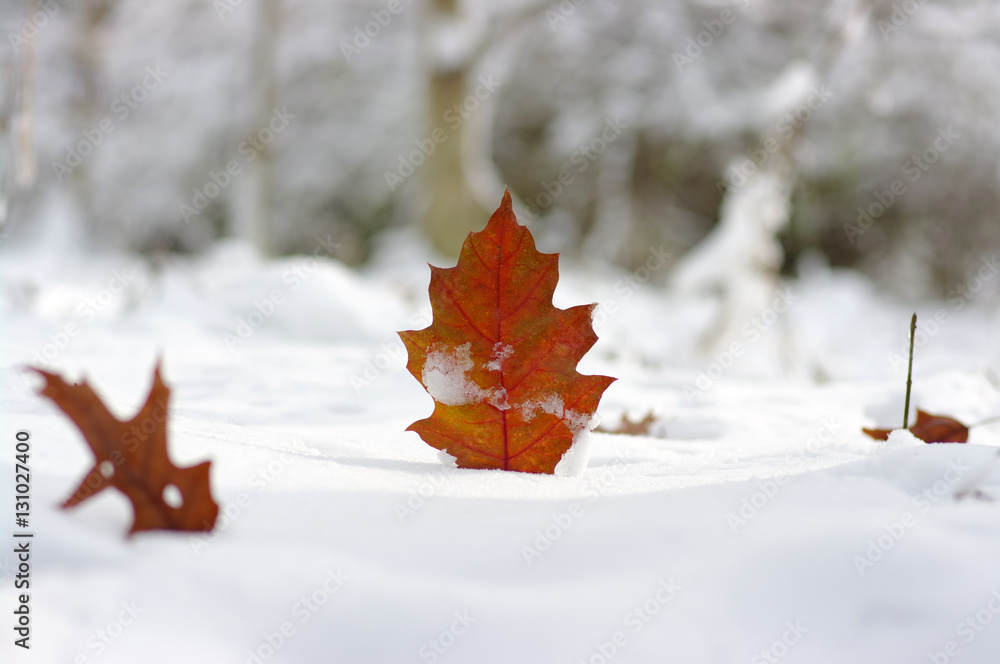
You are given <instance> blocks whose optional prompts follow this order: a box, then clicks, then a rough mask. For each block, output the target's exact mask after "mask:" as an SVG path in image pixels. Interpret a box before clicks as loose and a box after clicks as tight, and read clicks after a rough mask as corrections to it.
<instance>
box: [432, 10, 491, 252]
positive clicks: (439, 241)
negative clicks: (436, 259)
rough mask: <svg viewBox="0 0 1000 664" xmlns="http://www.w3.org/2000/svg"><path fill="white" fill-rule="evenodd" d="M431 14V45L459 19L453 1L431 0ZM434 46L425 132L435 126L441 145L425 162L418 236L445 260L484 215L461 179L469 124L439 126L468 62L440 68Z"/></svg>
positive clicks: (461, 86) (460, 98) (461, 90)
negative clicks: (443, 27) (443, 26)
mask: <svg viewBox="0 0 1000 664" xmlns="http://www.w3.org/2000/svg"><path fill="white" fill-rule="evenodd" d="M431 14H432V16H431V22H430V25H431V30H430V39H432V40H433V39H435V38H436V28H437V27H438V23H439V22H451V21H458V20H459V19H460V10H459V3H458V0H433V2H432V3H431ZM435 47H436V44H430V49H431V51H432V58H433V59H432V63H431V74H430V82H429V88H430V89H429V91H428V96H429V104H428V112H429V113H430V118H429V119H430V122H429V123H428V131H432V130H433V129H434V128H436V127H441V128H442V129H443V130H444V131H445V133H446V135H447V140H445V141H444V142H443V143H440V144H438V145H437V146H436V148H435V150H434V153H433V154H431V155H430V156H429V157H428V158H427V163H428V165H427V173H428V181H427V182H426V185H425V186H426V191H427V192H428V194H429V196H428V198H429V201H428V205H427V207H426V209H425V211H424V214H423V219H422V225H423V229H424V234H425V235H426V237H427V238H428V239H429V240H430V241H431V244H432V245H433V246H434V248H435V249H437V250H438V251H440V252H441V253H442V254H444V255H446V256H458V253H459V251H460V250H461V248H462V243H463V242H464V241H465V237H466V235H468V233H469V231H471V230H473V229H476V228H481V227H483V226H484V225H485V222H486V214H487V212H486V210H484V209H483V207H482V206H481V205H480V204H479V201H478V200H477V198H476V196H475V195H474V193H473V191H472V188H471V186H470V185H469V181H468V178H467V176H466V164H465V155H466V153H467V148H468V145H467V141H469V140H474V139H471V138H470V136H469V131H468V129H467V125H468V124H469V123H467V122H463V123H462V125H461V126H459V127H458V128H457V129H452V128H451V127H450V126H449V125H448V124H447V123H446V122H445V121H444V116H445V113H447V112H448V110H449V109H451V108H453V107H454V106H456V105H458V106H459V107H461V105H462V103H463V102H464V101H465V98H466V96H467V95H468V88H467V86H466V79H467V77H468V76H469V69H470V66H471V65H472V64H474V61H473V62H469V61H464V62H462V63H461V64H455V63H443V62H441V61H440V59H439V57H438V55H437V53H436V52H435V51H434V49H435ZM424 138H426V137H424ZM498 200H499V199H498Z"/></svg>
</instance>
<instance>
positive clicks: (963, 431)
mask: <svg viewBox="0 0 1000 664" xmlns="http://www.w3.org/2000/svg"><path fill="white" fill-rule="evenodd" d="M862 431H864V432H865V433H866V434H868V435H869V436H871V437H872V438H874V439H875V440H888V439H889V434H890V433H892V431H893V430H892V429H862ZM910 433H912V434H913V435H914V436H915V437H917V438H919V439H920V440H922V441H924V442H925V443H965V442H968V440H969V428H968V427H967V426H965V425H964V424H962V423H961V422H959V421H958V420H955V419H952V418H950V417H944V416H942V415H931V414H930V413H928V412H926V411H923V410H920V409H919V408H918V409H917V421H916V423H915V424H914V425H913V426H912V427H910Z"/></svg>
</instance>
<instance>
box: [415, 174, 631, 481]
mask: <svg viewBox="0 0 1000 664" xmlns="http://www.w3.org/2000/svg"><path fill="white" fill-rule="evenodd" d="M558 266H559V254H542V253H540V252H538V251H537V250H536V249H535V241H534V238H532V236H531V233H530V232H529V231H528V229H527V228H525V227H524V226H521V225H520V224H518V223H517V218H516V217H515V216H514V210H513V205H512V202H511V197H510V192H509V191H505V192H504V196H503V200H502V201H501V203H500V207H499V208H498V209H497V211H496V212H494V213H493V216H491V217H490V220H489V223H487V225H486V228H485V229H484V230H482V231H480V232H478V233H470V234H469V236H468V237H467V238H466V240H465V244H464V245H463V247H462V252H461V255H460V257H459V259H458V265H457V266H455V267H453V268H448V269H443V268H437V267H434V266H431V284H430V299H431V308H432V309H433V312H434V320H433V323H432V324H431V325H430V327H427V328H426V329H423V330H417V331H409V332H400V333H399V334H400V337H401V338H402V340H403V343H404V344H405V345H406V349H407V352H408V353H409V360H408V363H407V368H408V369H409V371H410V373H411V374H413V376H414V377H415V378H416V379H417V380H419V381H420V382H421V384H423V386H424V388H425V389H426V390H427V392H428V393H429V394H430V395H431V397H433V398H434V401H435V404H434V413H433V414H432V415H431V417H429V418H427V419H424V420H420V421H419V422H414V423H413V424H412V425H410V427H409V429H407V430H408V431H415V432H417V433H418V434H419V435H420V437H421V438H422V439H423V440H424V441H425V442H426V443H427V444H428V445H430V446H431V447H435V448H437V449H439V450H443V451H445V452H447V453H448V454H450V455H452V456H453V457H455V459H456V462H457V464H458V466H459V467H460V468H494V469H502V470H514V471H521V472H528V473H553V472H555V468H556V465H557V464H558V463H559V461H560V460H561V459H562V457H563V455H564V454H565V453H566V452H567V451H568V450H569V448H570V447H571V446H572V444H573V442H574V440H576V438H577V436H578V435H580V434H582V433H584V432H585V431H586V430H589V426H590V422H591V419H592V418H593V415H594V412H595V411H596V410H597V406H598V403H599V402H600V400H601V396H602V395H603V394H604V390H606V389H607V388H608V386H609V385H611V383H612V382H614V380H615V379H614V378H609V377H607V376H584V375H581V374H580V373H578V372H577V371H576V366H577V363H578V362H579V361H580V359H581V358H582V357H583V356H584V355H585V354H586V353H587V351H589V350H590V349H591V347H593V345H594V344H595V343H596V342H597V335H596V334H595V333H594V329H593V326H592V324H591V319H592V317H593V312H594V307H596V306H597V305H586V306H577V307H572V308H570V309H557V308H555V307H554V306H552V295H553V293H554V291H555V288H556V283H557V282H558V281H559V267H558Z"/></svg>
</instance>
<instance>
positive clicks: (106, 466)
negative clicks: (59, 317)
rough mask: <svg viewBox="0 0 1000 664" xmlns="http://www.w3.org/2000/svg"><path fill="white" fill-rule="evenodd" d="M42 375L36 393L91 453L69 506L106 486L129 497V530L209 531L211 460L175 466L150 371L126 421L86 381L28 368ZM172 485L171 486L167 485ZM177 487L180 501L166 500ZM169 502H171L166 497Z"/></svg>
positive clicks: (163, 405)
mask: <svg viewBox="0 0 1000 664" xmlns="http://www.w3.org/2000/svg"><path fill="white" fill-rule="evenodd" d="M31 370H32V371H34V372H36V373H38V374H39V375H41V376H42V377H43V378H44V379H45V385H44V386H43V387H42V388H41V389H40V390H39V394H40V395H42V396H45V397H48V398H49V399H51V400H52V401H53V402H54V403H55V405H56V406H58V407H59V409H60V410H62V411H63V412H64V413H66V415H67V416H68V417H69V418H70V419H71V420H72V421H73V423H74V424H75V425H76V426H77V428H78V429H80V433H82V434H83V437H84V440H86V442H87V445H89V446H90V449H91V451H92V452H93V453H94V459H95V460H94V467H93V468H92V469H91V470H90V471H89V472H88V473H87V475H86V476H85V477H84V478H83V481H82V482H81V483H80V486H79V487H78V488H77V489H76V491H74V492H73V493H72V495H71V496H70V497H69V498H67V499H66V501H65V502H64V503H63V504H62V506H61V507H62V508H63V509H68V508H70V507H73V506H75V505H78V504H80V503H82V502H83V501H85V500H87V499H88V498H90V497H91V496H94V495H95V494H97V493H99V492H101V491H103V490H104V489H106V488H107V487H109V486H110V487H114V488H116V489H118V490H119V491H121V492H122V493H123V494H125V496H126V497H127V498H128V499H129V501H131V503H132V509H133V512H134V515H135V518H134V520H133V523H132V528H131V529H130V530H129V535H132V534H133V533H136V532H139V531H141V530H186V531H211V530H212V529H213V528H214V527H215V519H216V517H217V516H218V514H219V505H218V504H217V503H216V502H215V500H214V499H213V498H212V491H211V487H210V486H209V468H210V466H211V462H210V461H205V462H203V463H200V464H198V465H196V466H191V467H189V468H179V467H177V466H175V465H174V464H173V463H172V462H171V461H170V456H169V454H168V452H167V401H168V399H169V398H170V388H168V387H167V386H166V385H165V384H164V382H163V380H162V379H161V378H160V365H159V363H157V365H156V370H155V371H154V373H153V386H152V388H151V389H150V391H149V397H148V398H147V399H146V403H145V404H144V405H143V406H142V408H140V409H139V412H138V413H137V414H136V416H135V417H133V418H132V419H131V420H129V421H127V422H122V421H121V420H119V419H117V418H116V417H115V416H114V415H112V414H111V413H110V412H109V411H108V409H107V407H106V406H105V405H104V403H103V402H102V401H101V399H100V397H98V396H97V394H96V393H95V392H94V390H93V389H91V387H90V385H89V384H88V383H87V381H86V380H84V381H82V382H81V383H80V384H70V383H67V382H66V381H64V380H63V379H62V378H61V377H60V376H58V375H56V374H52V373H49V372H47V371H43V370H41V369H36V368H33V367H32V368H31ZM170 487H173V489H170ZM170 491H173V496H176V495H177V494H178V492H179V495H180V504H179V505H171V504H168V502H167V500H165V493H167V495H170V493H169V492H170ZM171 502H175V501H174V500H171Z"/></svg>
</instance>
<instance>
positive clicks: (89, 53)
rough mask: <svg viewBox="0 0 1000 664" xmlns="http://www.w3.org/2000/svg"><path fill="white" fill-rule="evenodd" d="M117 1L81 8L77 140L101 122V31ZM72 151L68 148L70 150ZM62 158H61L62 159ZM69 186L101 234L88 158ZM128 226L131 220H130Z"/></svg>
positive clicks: (90, 226) (100, 0)
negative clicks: (96, 216)
mask: <svg viewBox="0 0 1000 664" xmlns="http://www.w3.org/2000/svg"><path fill="white" fill-rule="evenodd" d="M113 5H114V0H89V1H87V2H83V3H81V5H80V11H81V15H80V19H79V20H80V27H79V29H78V30H77V32H76V40H75V42H74V44H73V55H74V60H75V63H76V67H77V79H78V80H79V82H80V93H79V95H80V96H79V100H78V102H77V103H76V104H74V109H73V110H74V114H75V116H76V117H75V118H74V119H75V124H76V128H77V130H78V131H77V137H76V139H75V140H79V136H80V135H82V133H83V132H84V131H89V130H92V129H93V128H94V126H95V125H96V124H97V123H98V122H99V121H100V113H101V108H102V105H103V103H104V99H103V98H102V94H101V83H100V69H101V59H102V57H103V53H102V45H103V43H104V39H103V38H102V37H103V35H102V34H101V31H102V29H103V24H104V20H105V19H106V18H107V16H108V14H109V13H110V11H111V9H112V7H113ZM67 147H68V146H67ZM60 156H61V155H60ZM69 184H70V188H71V191H72V195H73V198H74V203H75V206H76V209H77V212H78V213H79V214H80V217H81V220H82V221H83V227H84V228H85V229H87V231H88V232H95V231H96V230H97V226H98V222H97V219H96V218H95V213H94V196H93V185H92V184H91V181H90V162H89V160H88V159H87V158H86V157H84V158H83V160H82V161H81V163H80V165H79V166H77V167H76V168H74V169H73V171H72V173H70V175H69ZM126 223H127V220H126Z"/></svg>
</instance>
